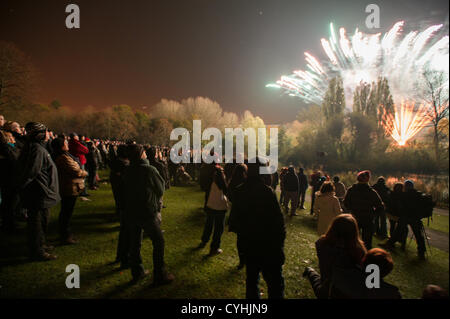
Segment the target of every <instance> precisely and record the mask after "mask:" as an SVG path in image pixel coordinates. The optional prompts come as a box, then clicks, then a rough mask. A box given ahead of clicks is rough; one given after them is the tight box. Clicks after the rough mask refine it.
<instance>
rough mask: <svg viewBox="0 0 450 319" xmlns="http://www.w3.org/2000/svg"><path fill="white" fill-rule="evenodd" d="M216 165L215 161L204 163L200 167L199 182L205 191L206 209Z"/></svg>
mask: <svg viewBox="0 0 450 319" xmlns="http://www.w3.org/2000/svg"><path fill="white" fill-rule="evenodd" d="M214 167H215V164H214V162H213V163H209V164H207V163H202V166H201V167H200V177H199V184H200V189H201V190H202V191H204V192H205V203H204V208H205V209H206V202H207V201H208V197H209V191H210V190H211V184H212V182H213V176H214Z"/></svg>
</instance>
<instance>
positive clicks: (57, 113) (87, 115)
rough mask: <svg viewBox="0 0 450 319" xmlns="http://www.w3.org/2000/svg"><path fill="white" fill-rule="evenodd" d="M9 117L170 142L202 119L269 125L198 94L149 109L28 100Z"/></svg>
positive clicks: (61, 129) (213, 123)
mask: <svg viewBox="0 0 450 319" xmlns="http://www.w3.org/2000/svg"><path fill="white" fill-rule="evenodd" d="M4 113H5V117H6V119H7V120H11V121H16V122H19V123H20V124H21V125H25V123H27V122H29V121H39V122H42V123H44V124H45V125H47V126H48V127H49V128H50V129H51V130H52V131H54V132H55V133H66V134H68V133H70V132H77V133H78V134H83V135H86V136H90V137H95V138H101V139H110V140H123V141H124V140H130V139H131V140H135V141H136V142H138V143H143V144H154V145H169V144H170V140H169V139H170V133H171V131H172V130H173V128H176V127H184V128H187V129H188V130H192V121H193V120H196V119H199V120H201V121H202V129H205V128H207V127H217V128H219V129H221V130H223V129H224V128H225V127H231V128H236V127H243V128H247V127H253V128H258V127H265V124H264V121H263V120H262V119H261V118H260V117H258V116H254V115H253V114H252V113H251V112H249V111H245V112H244V114H243V115H242V116H238V115H237V114H235V113H231V112H224V111H223V110H222V108H221V106H220V105H219V104H218V103H217V102H214V101H212V100H210V99H208V98H204V97H196V98H188V99H184V100H182V101H181V102H178V101H173V100H166V99H163V100H162V101H161V102H159V103H158V104H156V105H155V106H153V107H152V108H151V109H150V110H149V111H148V112H144V110H135V109H133V108H132V107H131V106H129V105H115V106H111V107H108V108H105V109H102V110H99V109H96V108H94V107H92V106H89V107H87V108H85V109H82V110H75V109H73V108H70V107H66V106H62V105H61V103H60V102H58V101H56V100H55V101H52V102H51V103H50V104H49V105H44V104H28V105H22V106H21V107H20V108H13V109H10V110H9V111H6V110H5V112H4Z"/></svg>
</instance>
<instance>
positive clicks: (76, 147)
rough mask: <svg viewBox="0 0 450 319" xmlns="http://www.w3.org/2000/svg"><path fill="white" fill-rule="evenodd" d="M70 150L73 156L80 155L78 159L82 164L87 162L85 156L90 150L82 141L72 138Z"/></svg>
mask: <svg viewBox="0 0 450 319" xmlns="http://www.w3.org/2000/svg"><path fill="white" fill-rule="evenodd" d="M69 152H70V154H72V155H73V156H75V157H78V159H79V160H80V164H81V165H84V164H86V157H85V155H86V154H87V153H89V150H88V148H87V147H86V146H84V145H83V144H81V142H80V141H77V140H74V139H71V140H70V141H69Z"/></svg>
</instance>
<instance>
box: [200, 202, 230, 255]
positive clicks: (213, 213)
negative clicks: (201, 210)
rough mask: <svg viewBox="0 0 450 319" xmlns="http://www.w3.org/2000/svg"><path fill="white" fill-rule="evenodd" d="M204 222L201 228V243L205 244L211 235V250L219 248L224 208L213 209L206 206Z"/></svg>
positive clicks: (223, 226) (223, 221) (223, 222)
mask: <svg viewBox="0 0 450 319" xmlns="http://www.w3.org/2000/svg"><path fill="white" fill-rule="evenodd" d="M205 211H206V222H205V228H204V229H203V235H202V244H203V245H206V243H207V242H209V239H210V238H211V234H213V236H212V241H211V249H210V250H211V252H214V251H217V250H218V249H219V248H220V241H221V238H222V234H223V230H224V228H225V214H226V212H227V211H225V210H214V209H210V208H206V210H205ZM213 230H214V233H213Z"/></svg>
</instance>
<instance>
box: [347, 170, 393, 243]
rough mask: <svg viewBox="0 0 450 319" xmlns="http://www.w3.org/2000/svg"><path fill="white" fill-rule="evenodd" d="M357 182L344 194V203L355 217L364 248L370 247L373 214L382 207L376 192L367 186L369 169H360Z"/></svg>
mask: <svg viewBox="0 0 450 319" xmlns="http://www.w3.org/2000/svg"><path fill="white" fill-rule="evenodd" d="M357 180H358V183H357V184H353V185H352V186H351V187H350V188H349V189H348V191H347V194H345V198H344V205H345V207H346V208H347V209H348V210H349V211H350V212H351V214H352V215H353V216H354V217H355V218H356V221H357V222H358V226H359V229H360V230H361V231H362V235H361V237H362V240H363V241H364V244H365V245H366V249H367V250H370V249H372V236H373V219H374V214H375V213H376V212H379V211H380V210H383V209H384V204H383V201H382V200H381V198H380V196H379V195H378V193H377V192H376V191H375V190H374V189H373V188H372V187H370V186H369V181H370V171H362V172H359V173H358V176H357Z"/></svg>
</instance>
